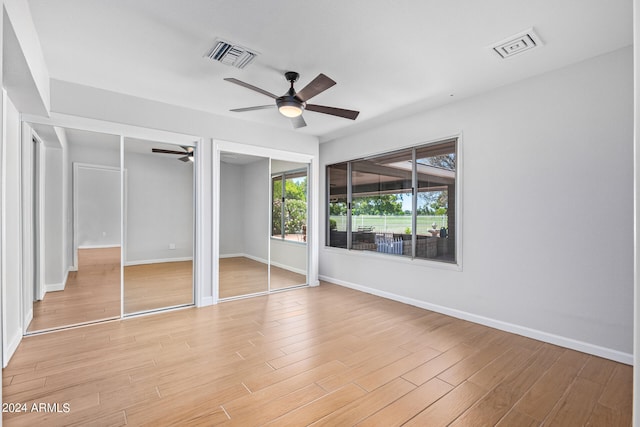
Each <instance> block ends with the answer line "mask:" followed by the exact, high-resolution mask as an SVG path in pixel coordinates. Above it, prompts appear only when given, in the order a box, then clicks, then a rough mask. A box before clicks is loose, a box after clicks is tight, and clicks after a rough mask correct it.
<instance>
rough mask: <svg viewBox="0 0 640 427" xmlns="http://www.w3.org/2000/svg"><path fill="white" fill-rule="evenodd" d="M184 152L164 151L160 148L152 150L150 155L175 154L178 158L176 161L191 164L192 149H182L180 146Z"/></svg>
mask: <svg viewBox="0 0 640 427" xmlns="http://www.w3.org/2000/svg"><path fill="white" fill-rule="evenodd" d="M180 148H182V149H183V150H184V151H174V150H164V149H162V148H152V149H151V152H152V153H162V154H177V155H179V156H183V157H180V158H179V159H178V160H181V161H183V162H193V147H184V146H182V145H181V146H180Z"/></svg>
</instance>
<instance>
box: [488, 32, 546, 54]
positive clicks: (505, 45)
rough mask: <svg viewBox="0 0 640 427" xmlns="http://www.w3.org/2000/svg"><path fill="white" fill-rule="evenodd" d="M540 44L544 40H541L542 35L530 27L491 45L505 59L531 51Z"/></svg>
mask: <svg viewBox="0 0 640 427" xmlns="http://www.w3.org/2000/svg"><path fill="white" fill-rule="evenodd" d="M538 46H542V40H540V37H539V36H538V35H537V34H536V33H535V31H534V30H533V28H529V29H528V30H526V31H523V32H521V33H518V34H515V35H513V36H511V37H509V38H507V39H504V40H502V41H500V42H498V43H496V44H494V45H493V46H491V49H492V50H493V51H494V52H495V53H496V54H498V56H499V57H500V58H503V59H504V58H510V57H512V56H514V55H517V54H519V53H522V52H526V51H529V50H531V49H533V48H535V47H538Z"/></svg>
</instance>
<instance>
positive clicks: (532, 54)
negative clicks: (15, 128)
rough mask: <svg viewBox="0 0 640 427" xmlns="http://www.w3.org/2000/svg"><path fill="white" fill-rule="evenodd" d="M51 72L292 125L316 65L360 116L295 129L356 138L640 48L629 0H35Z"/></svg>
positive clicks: (315, 118) (339, 102) (329, 100)
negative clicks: (511, 41)
mask: <svg viewBox="0 0 640 427" xmlns="http://www.w3.org/2000/svg"><path fill="white" fill-rule="evenodd" d="M29 4H30V7H31V12H32V15H33V20H34V23H35V26H36V29H37V31H38V34H39V37H40V41H41V44H42V48H43V51H44V57H45V60H46V62H47V65H48V67H49V72H50V75H51V77H52V78H54V79H59V80H66V81H71V82H75V83H79V84H83V85H88V86H93V87H97V88H101V89H106V90H111V91H115V92H121V93H125V94H129V95H134V96H138V97H143V98H148V99H152V100H157V101H162V102H166V103H171V104H175V105H180V106H185V107H189V108H194V109H198V110H204V111H208V112H212V113H215V114H219V115H223V116H229V117H235V118H241V119H243V120H247V121H251V122H257V123H264V124H268V125H271V126H276V127H280V128H284V129H291V124H290V123H289V120H287V119H285V118H284V117H282V116H280V115H279V114H278V112H277V111H276V110H275V109H274V110H260V111H252V112H245V113H233V112H229V111H228V110H229V109H232V108H240V107H249V106H255V105H265V104H269V103H270V102H272V100H271V99H270V98H268V97H266V96H264V95H261V94H259V93H256V92H253V91H250V90H248V89H246V88H243V87H240V86H237V85H234V84H231V83H229V82H225V81H223V78H225V77H235V78H237V79H239V80H242V81H245V82H247V83H250V84H253V85H255V86H258V87H261V88H263V89H265V90H267V91H269V92H273V93H275V94H277V95H280V94H284V92H286V90H287V88H288V83H287V82H286V81H285V80H284V77H283V75H282V74H283V72H284V71H287V70H293V71H297V72H299V73H300V74H301V77H300V81H299V82H298V83H297V84H296V88H297V89H301V88H302V87H304V85H306V83H308V82H309V81H310V80H311V79H313V78H314V77H315V76H317V75H318V74H319V73H324V74H326V75H328V76H329V77H331V78H332V79H334V80H335V81H336V82H337V85H336V86H334V87H332V88H330V89H328V90H327V91H326V92H323V93H321V94H319V95H318V96H317V97H315V98H313V99H312V101H311V102H312V103H314V104H321V105H329V106H335V107H341V108H347V109H354V110H359V111H360V112H361V113H360V116H359V117H358V119H357V120H356V121H355V122H352V121H350V120H347V119H342V118H338V117H332V116H327V115H324V114H320V113H314V112H310V111H308V112H306V113H305V114H304V117H305V120H306V121H307V127H305V128H302V129H298V130H295V131H294V130H292V132H301V133H306V134H311V135H316V136H318V137H320V139H321V141H322V140H328V139H331V138H333V137H336V136H339V135H343V134H346V133H350V132H353V131H356V130H360V129H364V128H366V127H369V126H373V125H376V124H377V123H380V122H382V121H386V120H391V119H393V118H395V117H398V116H399V115H403V114H411V113H413V112H416V111H419V110H421V109H425V108H430V107H434V106H438V105H442V104H445V103H449V102H453V101H455V100H457V99H461V98H464V97H468V96H471V95H474V94H477V93H481V92H483V91H487V90H490V89H492V88H495V87H498V86H502V85H505V84H509V83H512V82H515V81H518V80H522V79H525V78H528V77H531V76H533V75H536V74H540V73H544V72H546V71H550V70H553V69H557V68H560V67H563V66H566V65H568V64H571V63H575V62H578V61H581V60H584V59H587V58H590V57H593V56H597V55H600V54H603V53H606V52H610V51H613V50H616V49H619V48H622V47H624V46H628V45H630V44H632V0H540V1H531V0H526V1H525V0H485V1H473V0H466V1H463V0H449V1H442V0H398V1H389V0H351V1H344V0H324V1H315V2H311V1H299V0H271V1H264V0H217V1H212V0H189V1H184V0H135V1H132V0H57V1H51V0H29ZM531 27H533V28H535V31H536V32H537V34H538V35H539V36H540V38H541V39H542V41H543V42H544V45H543V46H542V47H540V48H536V49H534V50H532V51H529V52H527V53H523V54H520V55H516V56H514V57H512V58H509V59H499V58H498V57H497V56H496V55H495V54H494V53H493V52H492V51H491V49H490V48H489V47H488V46H490V45H492V44H494V43H496V42H499V41H501V40H503V39H505V38H508V37H509V36H511V35H513V34H516V33H518V32H521V31H523V30H525V29H528V28H531ZM216 38H223V39H226V40H228V41H230V42H233V43H237V44H240V45H242V46H245V47H248V48H251V49H254V50H256V51H257V52H259V53H260V55H259V57H258V58H257V59H256V61H255V62H254V63H253V64H251V65H249V66H248V67H247V68H246V69H244V70H239V69H236V68H232V67H229V66H226V65H222V64H220V63H214V62H212V61H211V60H209V59H207V58H204V54H205V53H206V52H207V51H208V49H210V48H211V47H212V45H213V42H214V40H215V39H216Z"/></svg>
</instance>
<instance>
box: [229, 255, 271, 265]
mask: <svg viewBox="0 0 640 427" xmlns="http://www.w3.org/2000/svg"><path fill="white" fill-rule="evenodd" d="M220 258H249V259H252V260H254V261H258V262H261V263H262V264H268V262H267V260H266V259H264V258H259V257H257V256H253V255H249V254H223V255H220Z"/></svg>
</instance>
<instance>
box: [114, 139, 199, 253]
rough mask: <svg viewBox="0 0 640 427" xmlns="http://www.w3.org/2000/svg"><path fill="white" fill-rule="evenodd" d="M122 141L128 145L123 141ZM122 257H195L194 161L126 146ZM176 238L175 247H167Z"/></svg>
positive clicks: (173, 242)
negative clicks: (123, 252)
mask: <svg viewBox="0 0 640 427" xmlns="http://www.w3.org/2000/svg"><path fill="white" fill-rule="evenodd" d="M125 147H126V145H125ZM125 169H126V170H127V185H126V193H127V194H126V200H127V202H126V203H127V206H126V214H127V217H126V219H125V226H126V252H125V253H126V261H125V262H126V263H127V264H133V263H135V264H142V263H148V262H162V261H167V260H181V259H191V258H192V257H193V216H194V210H193V163H192V162H181V161H178V160H177V159H176V158H174V157H170V158H165V157H160V156H156V155H151V154H140V153H134V152H125ZM170 244H174V245H175V249H169V245H170Z"/></svg>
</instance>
